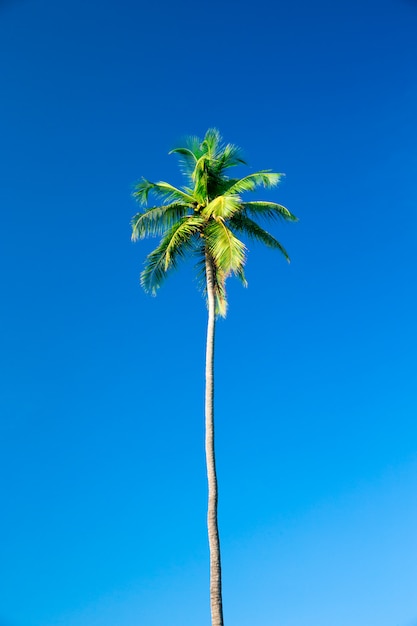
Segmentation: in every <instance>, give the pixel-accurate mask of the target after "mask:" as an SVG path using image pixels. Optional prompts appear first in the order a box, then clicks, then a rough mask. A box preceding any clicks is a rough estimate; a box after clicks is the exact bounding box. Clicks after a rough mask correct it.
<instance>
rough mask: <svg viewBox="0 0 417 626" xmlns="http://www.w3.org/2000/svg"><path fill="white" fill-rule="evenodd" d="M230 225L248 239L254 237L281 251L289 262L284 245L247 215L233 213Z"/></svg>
mask: <svg viewBox="0 0 417 626" xmlns="http://www.w3.org/2000/svg"><path fill="white" fill-rule="evenodd" d="M229 224H230V226H231V227H232V228H233V230H235V231H237V232H239V233H243V234H244V235H246V236H247V237H249V238H250V239H254V240H256V241H260V242H261V243H263V244H265V245H266V246H268V248H275V249H276V250H279V251H280V252H282V254H283V255H284V256H285V258H286V259H287V261H288V262H290V257H289V256H288V253H287V251H286V250H285V248H284V246H283V245H282V244H280V242H279V241H278V240H277V239H275V237H273V236H272V235H271V234H270V233H268V232H267V231H266V230H264V229H263V228H262V227H261V226H259V224H257V223H256V222H254V221H253V220H251V219H250V218H249V217H247V216H246V215H244V214H242V213H238V214H237V215H234V216H233V217H232V218H231V219H230V221H229Z"/></svg>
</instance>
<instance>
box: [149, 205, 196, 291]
mask: <svg viewBox="0 0 417 626" xmlns="http://www.w3.org/2000/svg"><path fill="white" fill-rule="evenodd" d="M203 224H204V220H203V219H202V218H199V217H197V216H190V217H183V218H181V219H180V220H179V221H178V222H177V223H176V224H174V226H173V227H172V228H171V229H170V230H169V232H168V233H167V234H166V235H165V236H164V237H163V239H162V241H161V242H160V244H159V246H158V247H157V248H155V250H153V252H151V253H150V254H149V255H148V256H147V258H146V261H145V269H144V270H143V272H142V273H141V276H140V282H141V285H142V287H143V288H144V290H145V291H148V292H151V293H152V294H153V295H155V294H156V291H157V289H159V287H160V286H161V284H162V283H163V281H164V279H165V278H166V275H167V273H168V271H169V270H171V269H175V268H176V266H177V262H178V261H179V260H180V259H182V258H184V257H185V256H186V254H187V253H188V252H190V251H191V250H192V249H193V248H194V247H195V245H196V242H195V236H196V235H197V233H198V232H199V231H200V230H201V228H202V226H203Z"/></svg>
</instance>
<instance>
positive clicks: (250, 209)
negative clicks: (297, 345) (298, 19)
mask: <svg viewBox="0 0 417 626" xmlns="http://www.w3.org/2000/svg"><path fill="white" fill-rule="evenodd" d="M171 153H176V154H178V155H179V156H180V159H181V165H182V170H183V173H184V174H185V176H186V179H187V185H186V186H184V187H182V188H178V187H174V186H173V185H171V184H169V183H166V182H157V183H152V182H150V181H148V180H146V179H143V180H142V181H141V182H140V183H139V184H138V185H137V186H136V189H135V192H134V194H133V195H134V197H135V198H136V199H137V200H138V201H139V203H141V204H142V205H146V204H147V201H148V196H149V194H152V195H153V196H154V198H155V199H156V201H157V202H158V205H157V206H152V207H150V208H144V209H143V210H142V211H140V212H139V213H137V214H136V215H135V216H134V217H133V219H132V239H133V241H136V240H137V239H143V238H145V237H149V236H161V237H162V238H161V241H160V243H159V245H158V246H157V248H155V250H154V251H153V252H151V253H150V254H149V255H148V257H147V259H146V262H145V269H144V270H143V272H142V273H141V279H140V280H141V285H142V287H143V288H144V289H145V291H147V292H150V293H152V294H153V295H155V294H156V291H157V289H159V287H160V286H161V284H162V282H163V281H164V279H165V277H166V276H167V274H168V273H169V271H170V270H173V269H175V268H176V266H177V264H178V261H180V260H181V259H182V258H184V257H186V256H188V255H192V256H194V257H196V258H197V268H198V273H199V276H200V278H202V282H203V286H204V291H205V293H206V297H207V306H208V325H207V344H206V391H205V420H206V440H205V448H206V463H207V478H208V514H207V525H208V538H209V548H210V604H211V619H212V626H223V608H222V584H221V563H220V542H219V530H218V523H217V500H218V496H217V476H216V463H215V454H214V410H213V398H214V333H215V320H216V316H218V315H220V316H222V317H225V315H226V308H227V300H226V291H225V283H226V279H227V278H228V276H230V274H235V275H236V276H237V277H238V278H239V279H240V280H241V281H242V283H243V284H244V285H246V279H245V275H244V271H243V270H244V265H245V258H246V246H245V244H244V243H243V242H242V241H241V240H240V239H238V237H237V235H239V236H240V235H243V236H244V237H248V238H250V239H254V240H257V241H260V242H262V243H264V244H265V245H267V246H269V247H270V248H275V249H277V250H279V251H280V252H281V253H282V254H283V255H284V256H285V258H286V259H287V260H288V261H289V257H288V254H287V252H286V251H285V249H284V248H283V246H282V245H281V244H280V243H279V241H277V239H275V237H273V236H272V235H271V234H270V233H269V232H267V231H266V230H264V229H263V228H262V227H261V226H260V225H259V224H258V223H257V222H256V221H255V220H254V218H259V219H262V218H268V219H276V218H278V219H283V220H290V221H295V220H296V219H297V218H296V217H295V216H294V215H292V213H290V211H289V210H288V209H286V208H285V207H283V206H282V205H280V204H276V203H275V202H264V201H255V202H247V201H246V200H244V199H243V198H242V194H244V193H245V192H248V191H254V190H255V189H256V188H257V187H259V186H263V187H266V188H271V187H275V186H276V185H277V184H278V182H279V180H280V177H281V174H275V173H273V172H271V171H270V170H261V171H259V172H255V173H253V174H249V175H248V176H245V177H244V178H230V177H229V176H228V175H227V170H228V169H229V168H230V167H234V166H236V165H246V164H245V162H244V160H243V159H242V157H241V154H240V150H239V148H237V147H236V146H234V145H232V144H227V145H224V144H223V142H222V139H221V137H220V134H219V132H218V131H217V130H216V129H210V130H208V131H207V133H206V135H205V137H204V139H203V141H201V140H200V139H199V138H198V137H189V138H188V139H187V141H186V143H185V146H184V147H180V148H175V149H174V150H172V151H171Z"/></svg>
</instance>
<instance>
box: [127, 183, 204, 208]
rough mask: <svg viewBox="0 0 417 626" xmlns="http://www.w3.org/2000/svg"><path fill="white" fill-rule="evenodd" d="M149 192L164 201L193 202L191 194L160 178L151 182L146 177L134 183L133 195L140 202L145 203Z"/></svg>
mask: <svg viewBox="0 0 417 626" xmlns="http://www.w3.org/2000/svg"><path fill="white" fill-rule="evenodd" d="M149 193H152V194H153V195H154V196H155V197H156V198H158V199H160V200H163V201H165V202H177V203H178V202H182V203H184V202H186V203H189V204H192V203H193V202H194V198H193V197H192V196H191V195H189V194H188V193H186V192H184V191H181V189H178V188H177V187H174V186H173V185H170V183H166V182H164V181H162V180H161V181H159V182H158V183H152V182H151V181H149V180H146V178H143V179H142V180H141V182H140V183H138V184H137V185H136V187H135V191H134V193H133V197H134V198H136V200H138V201H139V202H140V203H141V204H146V203H147V201H148V196H149Z"/></svg>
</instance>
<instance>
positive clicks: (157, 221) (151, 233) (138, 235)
mask: <svg viewBox="0 0 417 626" xmlns="http://www.w3.org/2000/svg"><path fill="white" fill-rule="evenodd" d="M188 211H189V208H188V207H187V206H186V205H184V204H176V203H175V204H166V205H164V206H157V207H152V208H149V209H148V210H147V211H145V212H144V213H136V215H135V216H134V217H133V218H132V222H131V224H132V241H137V240H138V239H144V238H145V237H155V236H157V235H164V234H165V233H166V232H167V230H169V229H170V228H172V226H173V225H174V224H175V223H176V222H177V221H178V220H179V219H181V218H182V217H184V215H186V214H187V212H188Z"/></svg>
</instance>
